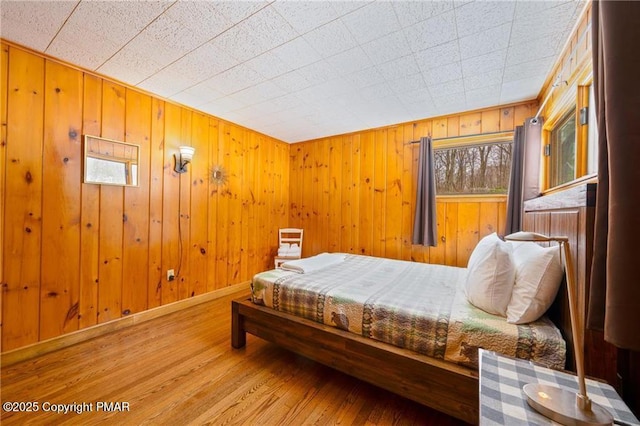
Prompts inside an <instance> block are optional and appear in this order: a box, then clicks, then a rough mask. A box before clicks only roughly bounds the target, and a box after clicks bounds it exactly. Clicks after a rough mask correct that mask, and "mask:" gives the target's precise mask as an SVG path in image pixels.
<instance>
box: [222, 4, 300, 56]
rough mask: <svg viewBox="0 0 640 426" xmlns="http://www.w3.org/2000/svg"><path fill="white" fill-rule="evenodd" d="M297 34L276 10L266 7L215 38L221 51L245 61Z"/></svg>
mask: <svg viewBox="0 0 640 426" xmlns="http://www.w3.org/2000/svg"><path fill="white" fill-rule="evenodd" d="M296 37H298V33H296V31H295V30H294V29H293V28H292V27H291V25H289V23H288V22H287V21H285V20H284V18H283V17H282V16H280V14H278V12H276V10H275V9H274V8H273V7H271V6H267V7H265V8H263V9H260V10H259V11H257V12H255V13H254V14H253V15H251V16H250V17H249V18H247V19H245V20H244V21H242V22H240V23H239V24H238V25H236V26H234V27H232V28H231V29H229V30H228V31H226V32H224V33H222V34H221V35H219V36H218V37H217V40H218V41H219V42H220V43H221V45H222V47H223V49H224V50H225V51H226V52H227V53H229V54H230V55H232V56H234V57H235V58H236V59H238V60H240V61H246V60H248V59H251V58H253V57H255V56H258V55H260V54H262V53H264V52H266V51H268V50H271V49H273V48H274V47H277V46H280V45H281V44H284V43H286V42H288V41H290V40H292V39H294V38H296Z"/></svg>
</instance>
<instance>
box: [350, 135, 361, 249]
mask: <svg viewBox="0 0 640 426" xmlns="http://www.w3.org/2000/svg"><path fill="white" fill-rule="evenodd" d="M361 139H362V136H361V134H360V133H358V134H355V135H353V136H351V144H352V149H353V154H352V158H353V162H352V169H351V186H352V188H353V197H352V199H351V223H350V225H351V229H352V232H353V235H352V241H353V243H352V244H353V252H352V253H355V254H362V253H361V251H360V246H361V244H360V186H361V185H360V182H361V180H360V169H361V168H362V152H361V151H362V144H361Z"/></svg>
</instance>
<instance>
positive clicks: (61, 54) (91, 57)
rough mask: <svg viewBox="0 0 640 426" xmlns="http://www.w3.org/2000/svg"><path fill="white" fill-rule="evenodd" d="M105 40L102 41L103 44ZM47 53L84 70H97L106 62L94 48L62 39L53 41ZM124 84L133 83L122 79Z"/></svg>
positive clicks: (103, 50)
mask: <svg viewBox="0 0 640 426" xmlns="http://www.w3.org/2000/svg"><path fill="white" fill-rule="evenodd" d="M102 41H104V40H101V42H102ZM83 44H84V43H83ZM106 50H107V48H105V47H103V48H102V49H101V51H102V52H105V51H106ZM47 53H48V54H49V55H51V56H54V57H56V58H60V59H63V60H65V61H67V62H69V63H72V64H76V65H79V66H81V67H83V68H87V69H89V70H95V69H96V68H98V67H99V66H100V65H101V64H102V63H103V62H104V61H105V59H106V58H105V57H104V56H102V55H101V56H98V54H97V53H98V52H97V51H96V50H94V49H92V48H90V47H89V48H87V47H85V46H79V45H77V44H75V43H74V42H73V41H71V42H68V41H67V40H66V39H63V38H62V37H56V39H55V40H54V41H53V43H52V44H51V46H49V49H47ZM131 72H132V73H136V71H135V70H131ZM121 81H124V82H128V83H129V82H131V81H132V80H128V79H127V80H125V79H121ZM138 81H140V80H134V81H133V82H134V83H137V82H138Z"/></svg>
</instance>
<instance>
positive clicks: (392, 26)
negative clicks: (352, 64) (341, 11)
mask: <svg viewBox="0 0 640 426" xmlns="http://www.w3.org/2000/svg"><path fill="white" fill-rule="evenodd" d="M340 19H341V20H342V22H344V24H345V25H346V26H347V28H348V29H349V31H350V32H351V35H353V37H355V39H356V41H357V42H358V43H360V44H364V43H367V42H369V41H371V40H375V39H377V38H380V37H382V36H385V35H387V34H389V33H392V32H395V31H397V30H399V29H400V23H399V22H398V18H397V17H396V14H395V11H394V10H393V4H392V3H391V2H374V3H369V4H368V5H366V6H364V7H361V8H360V9H358V10H356V11H354V12H351V13H349V14H348V15H346V16H343V17H342V18H340Z"/></svg>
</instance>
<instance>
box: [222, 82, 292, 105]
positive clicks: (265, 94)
mask: <svg viewBox="0 0 640 426" xmlns="http://www.w3.org/2000/svg"><path fill="white" fill-rule="evenodd" d="M285 94H286V92H285V91H284V90H283V89H281V88H280V87H278V86H277V85H276V84H274V83H272V82H271V81H263V82H262V83H260V84H256V85H255V86H251V87H248V88H246V89H244V90H241V91H239V92H236V93H234V95H233V96H234V97H235V98H236V99H238V100H240V101H241V102H244V103H246V104H247V105H251V104H255V103H260V102H264V101H267V100H270V99H273V98H277V97H280V96H283V95H285Z"/></svg>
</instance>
